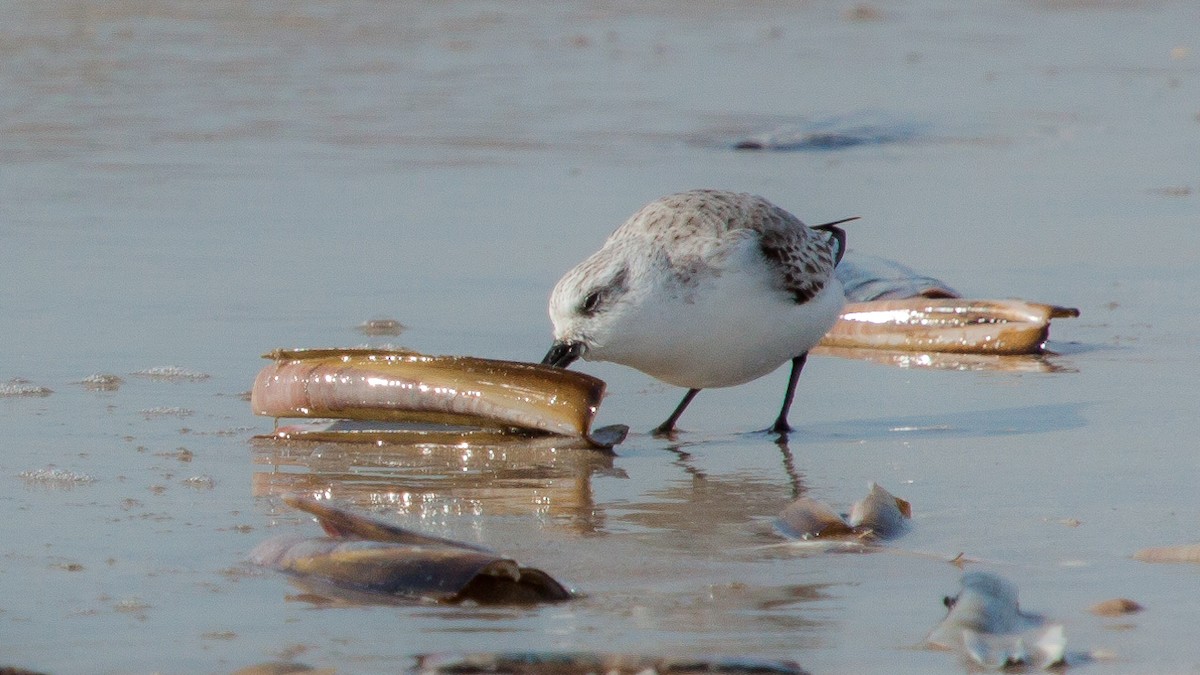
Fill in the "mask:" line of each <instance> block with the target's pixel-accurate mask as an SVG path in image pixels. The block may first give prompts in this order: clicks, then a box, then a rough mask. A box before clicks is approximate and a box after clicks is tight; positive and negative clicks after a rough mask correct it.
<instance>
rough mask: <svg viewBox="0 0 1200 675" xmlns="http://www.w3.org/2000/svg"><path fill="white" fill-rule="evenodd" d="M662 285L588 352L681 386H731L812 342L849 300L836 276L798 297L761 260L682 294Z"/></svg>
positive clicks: (774, 365) (804, 349) (763, 371)
mask: <svg viewBox="0 0 1200 675" xmlns="http://www.w3.org/2000/svg"><path fill="white" fill-rule="evenodd" d="M735 269H737V268H735ZM661 291H662V289H660V292H658V293H651V294H647V296H646V297H644V298H643V302H642V303H640V304H639V305H638V307H636V308H635V309H634V310H632V311H630V312H629V313H628V314H627V315H626V316H625V317H623V318H622V320H621V322H620V324H621V325H620V329H619V330H618V331H616V332H615V333H614V334H613V335H611V336H610V337H609V339H608V340H606V344H604V345H597V346H596V348H594V349H591V350H589V353H588V355H587V356H586V357H585V358H591V359H595V360H601V361H612V362H615V363H621V364H624V365H627V366H631V367H633V368H637V369H638V370H640V371H642V372H644V373H647V374H648V375H652V376H654V377H656V378H658V379H660V380H662V381H664V382H667V383H670V384H673V385H677V386H680V387H687V388H691V389H705V388H710V387H730V386H733V385H738V384H743V383H745V382H749V381H750V380H753V379H756V378H759V377H762V376H763V375H766V374H767V373H770V372H771V371H773V370H775V369H776V368H778V367H779V366H780V365H782V364H784V363H786V362H787V361H789V360H791V359H792V358H794V357H796V356H799V355H800V354H803V353H805V352H807V351H808V350H809V349H812V348H813V347H814V346H816V344H817V343H818V342H820V340H821V338H822V337H823V336H824V335H825V333H826V332H828V331H829V329H830V328H831V327H832V326H833V324H834V322H835V321H836V320H837V317H838V314H839V313H840V312H841V310H842V306H843V305H844V303H845V297H844V293H843V290H842V286H841V284H840V283H839V282H838V281H837V280H836V279H830V281H829V283H828V284H826V286H825V287H824V289H822V291H821V292H820V293H818V294H817V295H816V296H815V297H814V298H812V299H810V300H809V301H808V302H806V303H804V304H796V303H795V302H794V301H793V300H792V298H791V297H790V296H788V295H787V294H785V293H783V292H782V291H781V290H779V289H778V288H775V287H773V286H772V285H771V284H770V280H769V279H768V278H767V275H766V274H765V272H764V270H762V269H761V268H757V267H752V268H751V271H750V272H745V271H733V270H731V269H729V268H727V269H726V270H725V271H724V272H723V273H722V274H721V275H719V276H716V277H710V278H708V279H706V280H705V281H703V282H701V283H699V284H697V285H696V286H694V287H691V288H686V289H684V290H683V292H682V293H663V292H661Z"/></svg>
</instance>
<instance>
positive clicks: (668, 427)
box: [650, 422, 679, 441]
mask: <svg viewBox="0 0 1200 675" xmlns="http://www.w3.org/2000/svg"><path fill="white" fill-rule="evenodd" d="M650 435H651V436H653V437H655V438H665V439H667V440H668V441H673V440H675V438H676V437H677V436H679V429H676V428H675V425H674V424H667V423H665V422H664V423H662V424H660V425H658V426H656V427H654V429H653V430H651V432H650Z"/></svg>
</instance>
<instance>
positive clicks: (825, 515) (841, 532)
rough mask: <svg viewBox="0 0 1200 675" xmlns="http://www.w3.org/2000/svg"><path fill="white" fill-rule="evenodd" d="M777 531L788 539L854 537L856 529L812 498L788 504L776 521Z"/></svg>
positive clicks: (825, 505) (802, 498) (803, 498)
mask: <svg viewBox="0 0 1200 675" xmlns="http://www.w3.org/2000/svg"><path fill="white" fill-rule="evenodd" d="M775 529H776V530H778V531H779V533H780V534H782V535H783V536H785V537H787V538H788V539H815V538H818V537H853V536H854V529H853V528H851V527H850V526H849V525H847V524H846V521H844V520H842V517H841V516H839V515H838V514H837V512H836V511H834V510H833V509H831V508H830V507H829V506H828V505H827V504H825V503H824V502H819V501H817V500H815V499H813V498H812V497H801V498H799V499H797V500H796V501H794V502H792V503H791V504H788V506H787V508H785V509H784V510H783V513H780V514H779V518H777V519H776V521H775Z"/></svg>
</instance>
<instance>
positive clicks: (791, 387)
mask: <svg viewBox="0 0 1200 675" xmlns="http://www.w3.org/2000/svg"><path fill="white" fill-rule="evenodd" d="M807 360H808V352H804V353H803V354H801V355H800V356H797V357H796V358H794V359H792V374H791V375H789V376H788V383H787V392H785V393H784V395H783V408H782V409H781V410H780V411H779V417H778V418H776V419H775V424H774V425H772V426H771V431H774V432H775V433H777V434H786V433H787V432H789V431H791V430H792V427H790V426H788V421H787V418H788V410H790V409H791V407H792V397H793V396H795V395H796V381H797V380H799V379H800V371H802V370H804V362H805V361H807Z"/></svg>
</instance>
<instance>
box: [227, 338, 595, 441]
mask: <svg viewBox="0 0 1200 675" xmlns="http://www.w3.org/2000/svg"><path fill="white" fill-rule="evenodd" d="M266 358H269V359H272V360H273V361H274V363H272V364H271V365H269V366H267V367H265V368H263V369H262V371H260V372H259V374H258V377H257V378H256V379H255V382H254V388H253V390H252V391H251V395H250V405H251V407H252V409H253V410H254V412H255V413H256V414H259V415H266V416H270V417H276V418H279V417H306V418H335V419H349V420H370V421H379V422H406V423H416V424H434V425H454V426H461V427H473V428H489V429H501V430H513V429H516V430H520V431H522V432H525V433H549V434H559V435H563V436H574V437H584V438H588V437H589V435H588V432H589V430H590V427H591V423H592V419H593V418H594V416H595V414H596V410H597V408H598V407H599V405H600V400H601V398H602V397H603V394H604V382H603V380H600V379H597V378H595V377H591V376H589V375H585V374H583V373H578V372H575V371H570V370H566V369H563V368H553V367H550V366H542V365H539V364H532V363H520V362H516V361H497V360H492V359H480V358H474V357H468V356H429V355H425V354H420V353H417V352H411V351H403V350H376V349H305V350H284V349H280V350H276V351H274V352H271V353H270V354H268V355H266ZM604 440H608V439H604ZM596 445H598V446H602V445H603V443H601V442H597V443H596Z"/></svg>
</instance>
